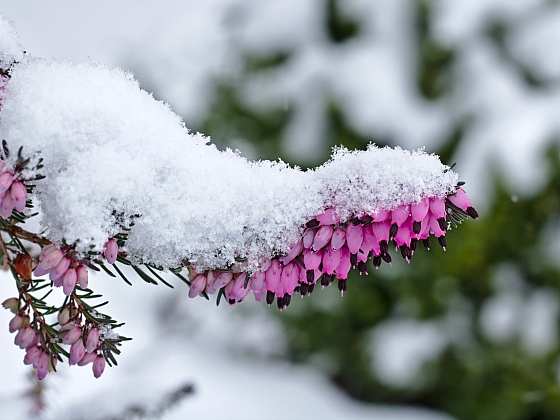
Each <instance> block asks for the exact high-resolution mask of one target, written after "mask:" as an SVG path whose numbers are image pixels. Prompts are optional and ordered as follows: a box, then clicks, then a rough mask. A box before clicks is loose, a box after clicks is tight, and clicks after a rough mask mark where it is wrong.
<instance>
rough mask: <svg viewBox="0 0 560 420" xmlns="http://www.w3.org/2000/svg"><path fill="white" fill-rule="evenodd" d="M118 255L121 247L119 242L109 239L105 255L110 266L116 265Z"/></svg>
mask: <svg viewBox="0 0 560 420" xmlns="http://www.w3.org/2000/svg"><path fill="white" fill-rule="evenodd" d="M118 253H119V247H118V245H117V241H116V240H115V239H114V238H111V239H109V240H108V241H107V243H106V244H105V251H104V255H105V258H106V259H107V262H108V263H109V264H114V262H115V261H116V260H117V255H118Z"/></svg>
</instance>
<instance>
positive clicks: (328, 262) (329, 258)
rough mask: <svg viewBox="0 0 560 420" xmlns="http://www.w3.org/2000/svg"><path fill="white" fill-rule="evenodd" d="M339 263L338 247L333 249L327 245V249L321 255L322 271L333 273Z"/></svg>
mask: <svg viewBox="0 0 560 420" xmlns="http://www.w3.org/2000/svg"><path fill="white" fill-rule="evenodd" d="M339 263H340V249H337V250H333V249H332V248H331V247H327V250H326V252H325V254H324V255H323V273H327V274H333V273H334V270H336V267H338V264H339Z"/></svg>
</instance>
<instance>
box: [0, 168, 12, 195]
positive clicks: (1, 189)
mask: <svg viewBox="0 0 560 420" xmlns="http://www.w3.org/2000/svg"><path fill="white" fill-rule="evenodd" d="M13 180H14V174H12V173H11V172H4V173H3V174H2V175H0V194H3V193H5V192H6V191H8V189H9V188H10V187H11V185H12V182H13Z"/></svg>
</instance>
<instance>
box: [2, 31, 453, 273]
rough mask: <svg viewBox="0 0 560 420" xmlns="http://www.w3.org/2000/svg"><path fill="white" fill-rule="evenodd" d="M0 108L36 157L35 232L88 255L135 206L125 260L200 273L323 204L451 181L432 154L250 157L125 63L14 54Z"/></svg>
mask: <svg viewBox="0 0 560 420" xmlns="http://www.w3.org/2000/svg"><path fill="white" fill-rule="evenodd" d="M6 25H7V23H6V21H2V23H0V27H5V26H6ZM2 31H4V32H7V29H5V28H4V29H2ZM14 42H15V41H14ZM14 45H15V44H14ZM14 48H15V46H12V49H14ZM8 50H10V51H11V49H10V48H8ZM2 105H3V109H2V116H1V121H0V135H1V136H2V138H3V139H6V140H7V141H8V144H9V145H10V147H12V148H14V149H17V148H19V147H20V146H23V147H24V151H25V153H28V154H33V153H36V152H39V153H40V155H41V156H42V157H43V158H44V159H45V169H44V175H46V179H45V180H43V181H40V182H38V184H37V195H36V198H37V199H38V201H39V204H40V208H41V210H42V214H43V228H45V229H46V232H47V235H48V236H49V237H50V238H51V239H52V240H53V241H54V242H55V243H58V244H60V243H63V242H66V243H67V244H75V246H76V250H77V251H78V252H81V253H86V252H87V251H89V250H90V249H93V250H94V251H101V250H102V247H103V244H104V243H105V242H106V241H107V239H108V238H110V237H112V236H113V235H115V234H117V233H118V232H119V231H121V229H122V227H123V226H124V227H126V228H128V227H130V226H131V225H130V222H131V221H132V220H133V218H134V216H135V215H140V217H137V218H135V219H134V223H135V225H134V227H133V228H132V230H131V232H130V235H129V239H128V241H127V244H126V248H125V251H126V252H127V253H128V255H129V257H130V258H131V259H132V260H133V261H134V262H138V263H139V262H151V263H154V264H158V265H161V266H163V267H177V266H179V265H180V264H181V263H186V262H187V261H188V262H189V263H190V264H192V265H193V266H194V267H195V268H197V269H207V268H219V267H226V266H228V265H231V264H233V263H234V262H235V258H236V257H243V258H247V259H248V264H249V268H255V267H257V265H258V261H262V258H263V257H271V256H272V255H274V254H275V253H278V252H285V251H287V250H288V248H289V246H290V244H292V243H294V242H295V241H297V239H298V238H299V237H301V234H302V231H303V225H304V224H305V222H307V221H308V220H310V219H312V218H313V217H314V216H316V215H318V214H320V213H321V212H322V211H324V210H325V209H326V208H328V207H334V208H335V210H336V212H337V213H338V214H339V216H341V217H342V219H343V220H345V219H347V218H349V217H351V216H353V215H361V214H363V213H364V212H368V213H375V212H376V211H378V210H380V209H389V210H391V209H394V208H396V207H397V206H399V205H401V204H408V203H413V202H417V201H419V200H420V199H422V198H424V197H434V196H438V197H443V196H445V195H446V194H448V193H449V192H451V191H453V187H454V185H455V184H456V182H457V175H456V174H455V173H453V172H451V171H446V169H448V168H447V167H446V166H444V165H442V164H441V163H440V162H439V158H438V157H437V156H434V155H428V154H426V153H425V152H423V151H421V150H420V151H416V152H408V151H405V150H401V149H398V148H397V149H389V148H386V149H379V148H377V147H375V146H374V145H370V146H369V147H368V149H367V151H362V152H350V151H347V150H344V149H336V150H335V151H334V153H333V156H332V159H331V160H330V161H329V162H327V163H326V164H325V165H323V166H321V167H319V168H317V169H316V170H310V171H305V172H304V171H301V170H300V169H299V168H292V167H289V166H288V165H286V164H284V163H283V162H271V161H258V162H250V161H248V160H246V159H245V158H243V157H241V156H240V155H239V154H237V153H235V152H233V151H231V150H228V151H226V152H220V151H218V150H217V149H216V148H215V146H213V145H211V144H208V141H209V139H207V138H205V137H204V136H203V135H201V134H194V133H191V132H189V130H188V129H187V128H186V127H185V125H184V123H183V122H182V120H181V119H180V118H179V117H178V116H177V115H176V114H175V113H173V112H172V111H171V109H170V108H169V106H168V105H166V104H164V103H162V102H159V101H156V100H154V98H153V97H152V96H151V95H150V94H148V93H146V92H145V91H143V90H141V89H140V87H139V85H138V83H137V82H136V80H134V78H133V76H132V75H131V74H130V73H126V72H124V71H122V70H120V69H118V68H117V69H108V68H106V67H104V66H102V65H100V64H96V63H85V64H78V65H76V64H73V63H71V62H60V61H47V60H43V59H38V58H31V57H29V58H26V59H25V60H24V61H23V62H22V63H20V64H18V65H16V66H14V68H13V70H12V73H11V79H10V81H9V83H8V84H7V86H6V95H5V98H4V99H3V103H2ZM114 212H116V214H118V215H122V217H120V218H118V217H116V216H115V213H114Z"/></svg>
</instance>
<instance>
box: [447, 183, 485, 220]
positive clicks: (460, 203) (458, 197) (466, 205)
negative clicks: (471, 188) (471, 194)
mask: <svg viewBox="0 0 560 420" xmlns="http://www.w3.org/2000/svg"><path fill="white" fill-rule="evenodd" d="M448 200H449V201H451V203H453V204H454V205H455V206H457V207H459V208H460V209H461V210H463V211H464V212H465V213H467V214H468V215H469V216H471V217H472V218H473V219H478V213H477V211H476V210H475V209H474V207H473V205H472V203H471V200H469V198H468V197H467V194H466V193H465V190H464V189H462V188H459V189H458V190H457V193H456V194H455V195H450V196H449V197H448Z"/></svg>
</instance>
